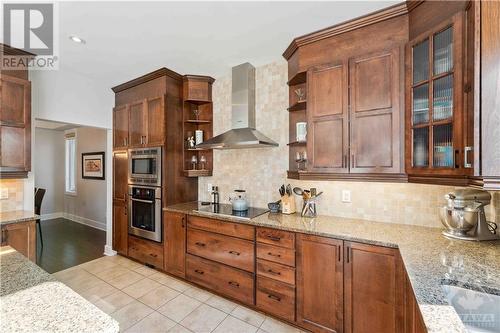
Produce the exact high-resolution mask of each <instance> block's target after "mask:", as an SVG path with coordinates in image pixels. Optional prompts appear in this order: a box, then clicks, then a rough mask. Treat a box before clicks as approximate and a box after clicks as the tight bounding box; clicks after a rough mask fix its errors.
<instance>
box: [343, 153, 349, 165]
mask: <svg viewBox="0 0 500 333" xmlns="http://www.w3.org/2000/svg"><path fill="white" fill-rule="evenodd" d="M347 164H348V163H347V155H346V154H344V156H342V167H343V168H347Z"/></svg>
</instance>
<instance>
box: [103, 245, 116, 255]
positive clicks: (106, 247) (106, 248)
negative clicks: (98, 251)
mask: <svg viewBox="0 0 500 333" xmlns="http://www.w3.org/2000/svg"><path fill="white" fill-rule="evenodd" d="M104 255H105V256H116V255H117V252H116V251H115V250H113V248H112V247H111V246H110V245H104Z"/></svg>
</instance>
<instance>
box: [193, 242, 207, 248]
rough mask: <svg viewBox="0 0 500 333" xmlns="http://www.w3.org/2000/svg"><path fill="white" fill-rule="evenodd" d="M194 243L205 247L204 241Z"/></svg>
mask: <svg viewBox="0 0 500 333" xmlns="http://www.w3.org/2000/svg"><path fill="white" fill-rule="evenodd" d="M195 244H196V245H198V246H201V247H205V245H206V244H205V243H201V242H196V243H195Z"/></svg>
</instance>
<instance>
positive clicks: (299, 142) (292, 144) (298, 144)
mask: <svg viewBox="0 0 500 333" xmlns="http://www.w3.org/2000/svg"><path fill="white" fill-rule="evenodd" d="M306 144H307V142H306V141H293V142H290V143H287V144H286V145H287V146H305V145H306Z"/></svg>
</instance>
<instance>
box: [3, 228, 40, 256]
mask: <svg viewBox="0 0 500 333" xmlns="http://www.w3.org/2000/svg"><path fill="white" fill-rule="evenodd" d="M1 231H2V241H1V244H2V246H6V245H8V246H11V247H12V248H14V249H16V250H17V251H18V252H20V253H21V254H22V255H24V256H25V257H26V258H28V259H29V260H31V261H33V262H36V222H35V221H34V220H33V221H28V222H20V223H12V224H7V225H3V226H2V227H1Z"/></svg>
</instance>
